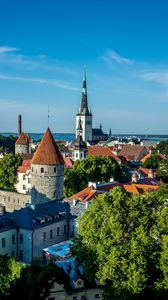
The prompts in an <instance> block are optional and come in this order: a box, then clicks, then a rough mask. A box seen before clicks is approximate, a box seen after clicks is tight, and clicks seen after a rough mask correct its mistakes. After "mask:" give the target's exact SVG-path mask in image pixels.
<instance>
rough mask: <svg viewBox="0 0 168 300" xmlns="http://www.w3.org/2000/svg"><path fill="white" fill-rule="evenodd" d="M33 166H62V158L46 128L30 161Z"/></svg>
mask: <svg viewBox="0 0 168 300" xmlns="http://www.w3.org/2000/svg"><path fill="white" fill-rule="evenodd" d="M31 163H32V164H35V165H63V164H64V160H63V157H62V155H61V153H60V151H59V149H58V147H57V145H56V143H55V141H54V138H53V135H52V133H51V131H50V129H49V128H48V129H47V131H46V133H45V134H44V136H43V138H42V140H41V142H40V144H39V146H38V148H37V150H36V152H35V154H34V156H33V158H32V161H31Z"/></svg>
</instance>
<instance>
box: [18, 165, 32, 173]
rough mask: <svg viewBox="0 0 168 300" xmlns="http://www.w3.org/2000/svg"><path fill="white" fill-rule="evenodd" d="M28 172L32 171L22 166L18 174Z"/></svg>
mask: <svg viewBox="0 0 168 300" xmlns="http://www.w3.org/2000/svg"><path fill="white" fill-rule="evenodd" d="M27 171H30V167H26V166H20V167H19V168H18V173H23V174H26V172H27Z"/></svg>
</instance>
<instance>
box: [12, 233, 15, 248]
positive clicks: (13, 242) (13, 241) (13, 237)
mask: <svg viewBox="0 0 168 300" xmlns="http://www.w3.org/2000/svg"><path fill="white" fill-rule="evenodd" d="M12 244H13V245H14V244H15V234H12Z"/></svg>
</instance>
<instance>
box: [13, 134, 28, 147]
mask: <svg viewBox="0 0 168 300" xmlns="http://www.w3.org/2000/svg"><path fill="white" fill-rule="evenodd" d="M28 142H29V139H28V136H27V135H26V134H25V133H24V132H21V134H20V135H19V137H18V139H17V141H16V144H17V145H27V143H28Z"/></svg>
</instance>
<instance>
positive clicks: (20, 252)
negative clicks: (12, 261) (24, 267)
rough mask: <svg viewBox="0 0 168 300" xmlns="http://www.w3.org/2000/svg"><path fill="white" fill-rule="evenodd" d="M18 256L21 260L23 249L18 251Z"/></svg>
mask: <svg viewBox="0 0 168 300" xmlns="http://www.w3.org/2000/svg"><path fill="white" fill-rule="evenodd" d="M19 258H20V259H21V260H23V250H20V251H19Z"/></svg>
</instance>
